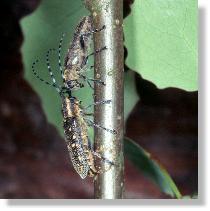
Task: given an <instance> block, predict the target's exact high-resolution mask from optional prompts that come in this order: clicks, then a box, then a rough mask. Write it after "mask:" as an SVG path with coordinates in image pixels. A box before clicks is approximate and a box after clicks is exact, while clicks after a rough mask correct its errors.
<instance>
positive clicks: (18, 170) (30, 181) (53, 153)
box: [0, 0, 198, 198]
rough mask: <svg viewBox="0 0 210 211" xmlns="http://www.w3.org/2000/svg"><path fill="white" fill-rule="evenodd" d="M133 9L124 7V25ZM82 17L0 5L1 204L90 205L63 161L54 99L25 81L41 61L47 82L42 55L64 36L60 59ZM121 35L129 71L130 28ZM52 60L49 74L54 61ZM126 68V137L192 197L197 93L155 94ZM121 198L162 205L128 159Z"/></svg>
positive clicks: (158, 90)
mask: <svg viewBox="0 0 210 211" xmlns="http://www.w3.org/2000/svg"><path fill="white" fill-rule="evenodd" d="M134 3H135V2H134V1H133V0H125V1H124V16H125V17H126V16H128V15H129V13H130V12H131V5H132V4H134ZM66 8H67V9H66ZM85 14H88V11H87V10H86V9H85V8H84V6H83V5H82V2H80V1H73V0H72V1H67V0H62V1H58V0H53V1H50V0H43V1H40V0H30V1H26V0H14V1H6V0H3V1H2V3H1V7H0V17H1V18H0V28H1V37H0V42H1V48H0V54H1V60H0V74H1V76H0V142H1V143H0V198H93V185H92V180H91V179H86V180H81V179H80V177H79V176H78V175H77V174H76V172H75V171H74V170H73V167H72V165H71V163H70V161H69V157H68V152H67V150H66V146H65V142H64V140H63V137H62V133H63V131H62V117H61V114H60V99H59V96H58V95H57V93H56V91H55V90H54V89H53V88H51V87H46V86H45V84H42V83H41V82H40V81H38V80H37V79H36V78H35V77H34V76H33V74H32V73H31V64H32V62H33V61H34V60H36V58H40V59H41V61H40V63H39V64H38V65H37V69H38V70H39V73H40V75H41V76H42V77H43V78H46V80H49V76H48V73H47V69H46V64H45V54H46V51H47V50H48V49H49V48H53V47H54V48H56V47H57V46H58V43H59V39H60V37H61V35H62V33H63V32H65V33H66V39H65V40H64V45H63V53H62V57H64V55H65V52H66V49H67V47H68V44H69V42H70V40H71V37H72V34H73V30H74V28H75V26H76V24H77V23H78V21H79V20H80V19H81V17H82V16H83V15H85ZM128 23H129V20H128ZM185 25H187V24H185ZM126 30H127V32H125V40H126V43H127V45H128V47H127V46H126V48H125V59H126V58H127V57H128V66H129V62H133V61H132V58H129V55H132V54H134V52H131V51H132V46H131V47H130V46H129V43H130V40H131V38H129V36H128V38H127V39H126V34H127V35H128V34H129V32H128V30H129V25H127V26H126ZM136 36H137V35H136ZM129 47H130V48H129ZM140 48H141V46H140ZM142 48H143V46H142ZM177 49H178V47H177ZM178 50H179V49H178ZM51 60H52V65H54V68H55V69H56V68H57V67H56V65H57V58H56V55H52V58H51ZM128 66H127V65H125V119H126V125H125V127H126V128H125V129H126V136H128V137H129V138H131V139H133V140H134V141H135V142H136V143H138V144H139V145H140V146H142V147H143V148H144V149H146V150H147V151H148V152H149V153H151V155H152V156H153V157H154V158H155V160H157V161H158V162H159V163H161V165H163V166H164V167H165V169H167V171H168V172H169V174H170V175H171V177H172V178H173V180H174V182H175V183H176V185H177V187H178V188H179V190H180V191H181V193H182V194H183V195H189V196H192V195H194V194H197V191H198V92H197V91H194V90H195V89H194V90H193V88H188V89H186V90H188V91H185V90H184V89H180V87H179V88H173V87H168V88H163V87H161V86H157V84H158V82H157V84H156V83H155V82H154V81H153V82H151V81H150V80H148V79H145V78H144V77H143V76H142V75H141V74H140V73H141V69H140V68H139V69H134V68H138V65H136V66H135V65H133V66H132V65H131V67H132V69H131V68H130V67H128ZM155 68H156V67H155ZM186 68H191V66H190V67H188V66H187V67H186ZM142 72H144V66H142ZM188 72H189V71H188ZM189 74H190V72H189ZM193 77H194V75H193V73H192V78H193ZM56 78H59V74H57V75H56ZM181 78H182V77H181ZM58 80H59V79H58ZM174 80H175V79H174ZM188 83H189V84H190V83H192V82H191V81H190V82H189V81H188ZM158 85H159V84H158ZM76 94H77V95H78V96H79V97H80V99H82V101H83V102H84V104H85V105H88V104H90V102H91V101H92V95H91V90H90V89H88V88H87V89H85V92H84V91H81V92H78V93H76ZM90 132H91V131H90ZM125 190H126V191H125V197H126V198H169V196H168V195H166V194H164V193H162V192H161V191H160V189H159V188H158V186H157V185H156V184H154V183H153V182H152V181H151V180H150V179H149V178H148V177H146V176H145V175H144V174H143V173H142V172H141V171H139V170H138V169H137V168H136V167H135V166H134V165H133V164H132V163H131V162H130V161H129V160H127V158H125Z"/></svg>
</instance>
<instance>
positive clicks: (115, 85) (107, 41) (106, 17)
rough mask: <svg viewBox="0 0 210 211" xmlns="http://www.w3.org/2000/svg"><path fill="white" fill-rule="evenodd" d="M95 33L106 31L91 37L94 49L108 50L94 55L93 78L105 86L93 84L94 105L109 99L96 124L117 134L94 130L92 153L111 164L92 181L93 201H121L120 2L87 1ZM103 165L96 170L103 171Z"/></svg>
mask: <svg viewBox="0 0 210 211" xmlns="http://www.w3.org/2000/svg"><path fill="white" fill-rule="evenodd" d="M85 4H86V7H87V8H88V9H89V10H90V11H91V14H92V17H93V24H94V27H95V28H96V29H100V28H101V27H102V26H103V25H105V27H106V28H105V30H103V31H101V32H100V33H95V34H94V48H95V50H96V49H100V48H102V47H104V46H106V47H107V50H104V51H102V52H101V53H98V54H96V55H95V71H94V75H95V78H98V79H100V80H102V81H104V82H105V84H106V85H105V86H102V85H100V84H95V101H101V100H103V99H106V100H108V99H111V100H112V103H111V104H110V105H101V106H95V117H94V118H95V123H97V124H99V125H102V126H103V127H106V128H111V129H115V130H116V131H117V134H111V133H109V132H107V131H104V130H100V129H95V149H96V151H99V152H100V154H102V156H104V157H106V158H108V159H109V160H110V161H113V162H114V165H113V166H112V167H111V168H110V169H109V170H108V171H106V172H104V173H102V174H99V175H98V176H97V178H96V180H95V198H100V199H120V198H123V192H124V173H123V172H124V156H123V135H124V129H123V127H124V115H123V110H124V109H123V97H124V92H123V72H124V69H123V68H124V67H123V66H124V52H123V28H122V24H123V0H86V1H85ZM108 165H109V164H107V163H106V162H104V161H100V162H99V161H98V163H97V166H99V167H100V168H101V169H106V168H107V166H108Z"/></svg>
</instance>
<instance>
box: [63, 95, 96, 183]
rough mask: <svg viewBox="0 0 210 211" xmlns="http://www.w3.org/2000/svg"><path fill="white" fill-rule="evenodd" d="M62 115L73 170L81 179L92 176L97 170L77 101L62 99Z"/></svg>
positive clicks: (74, 99)
mask: <svg viewBox="0 0 210 211" xmlns="http://www.w3.org/2000/svg"><path fill="white" fill-rule="evenodd" d="M62 113H63V126H64V134H65V141H66V144H67V148H68V151H69V155H70V158H71V161H72V164H73V167H74V169H75V170H76V172H77V173H78V174H79V175H80V177H81V178H82V179H84V178H85V177H87V176H94V175H95V174H96V173H97V170H96V168H95V165H94V158H93V154H92V151H91V149H90V147H89V141H88V134H87V125H86V122H85V121H84V119H83V118H82V116H81V108H80V106H79V102H78V100H77V99H76V98H68V97H66V98H63V102H62Z"/></svg>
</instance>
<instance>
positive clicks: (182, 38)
mask: <svg viewBox="0 0 210 211" xmlns="http://www.w3.org/2000/svg"><path fill="white" fill-rule="evenodd" d="M197 14H198V6H197V0H175V1H171V0H136V1H134V4H133V5H132V11H131V14H130V16H128V17H127V18H126V20H125V23H124V25H125V27H124V32H125V44H126V47H127V49H128V58H127V62H126V63H127V64H128V66H129V67H130V68H131V69H134V70H136V71H137V72H138V73H139V74H141V76H142V77H143V78H145V79H147V80H150V81H152V82H153V83H155V84H156V85H157V86H158V87H159V88H165V87H178V88H182V89H185V90H189V91H193V90H197V87H198V84H197V69H198V45H197V40H198V37H197V29H198V24H197Z"/></svg>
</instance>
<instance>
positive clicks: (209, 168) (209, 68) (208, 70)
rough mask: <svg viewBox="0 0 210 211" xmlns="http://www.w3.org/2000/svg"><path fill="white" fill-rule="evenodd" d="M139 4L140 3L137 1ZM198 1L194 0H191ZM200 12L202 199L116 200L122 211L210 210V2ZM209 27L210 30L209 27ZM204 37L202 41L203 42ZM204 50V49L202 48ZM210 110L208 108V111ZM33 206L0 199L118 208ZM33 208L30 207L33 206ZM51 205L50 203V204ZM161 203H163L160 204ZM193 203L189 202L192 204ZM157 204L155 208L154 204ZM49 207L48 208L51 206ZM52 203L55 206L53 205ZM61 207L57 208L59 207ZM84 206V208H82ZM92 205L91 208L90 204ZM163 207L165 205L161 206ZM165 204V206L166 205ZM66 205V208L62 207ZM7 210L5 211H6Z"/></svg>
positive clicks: (5, 205)
mask: <svg viewBox="0 0 210 211" xmlns="http://www.w3.org/2000/svg"><path fill="white" fill-rule="evenodd" d="M136 1H138V0H136ZM191 1H194V0H191ZM199 11H201V12H202V13H203V14H202V21H203V22H202V27H203V29H205V35H201V36H200V44H202V46H200V48H199V49H200V52H199V57H200V58H199V62H200V64H199V157H200V156H201V157H202V156H203V157H202V159H200V158H199V196H200V199H198V200H194V201H195V202H196V201H197V202H198V203H197V202H196V203H197V205H196V204H194V203H193V204H194V205H193V204H192V205H190V201H192V200H190V201H189V200H188V201H187V200H182V201H185V202H186V203H185V204H184V205H183V203H181V204H182V205H178V203H176V202H181V201H177V200H175V201H172V200H168V199H165V200H158V199H157V200H138V205H137V204H136V200H123V201H116V204H118V206H121V207H120V209H121V211H123V210H127V209H128V205H126V202H127V204H129V207H130V206H132V205H133V206H132V209H133V210H139V209H142V208H143V209H147V210H155V211H162V210H163V209H164V210H168V209H170V211H173V210H177V209H180V208H184V209H185V210H192V209H193V210H194V209H196V210H197V209H199V210H209V209H210V203H209V198H210V197H209V194H208V193H209V190H210V182H209V180H210V152H209V150H208V152H207V149H209V148H210V144H209V141H210V136H209V134H207V130H208V129H207V128H209V130H210V118H209V117H210V111H209V110H210V97H209V96H210V95H209V94H208V93H209V92H210V80H209V76H210V65H209V64H210V62H209V61H210V51H209V50H210V49H209V39H208V38H209V37H210V27H209V26H210V1H209V0H199ZM207 26H208V27H207ZM201 38H202V40H201ZM201 47H202V49H201ZM207 108H208V109H207ZM28 202H29V203H27V201H26V203H25V204H26V205H12V203H8V200H6V199H5V200H4V199H0V208H1V210H4V209H5V208H7V210H13V209H14V208H15V209H17V210H21V211H22V210H28V209H29V208H30V210H39V211H41V210H45V211H46V210H58V208H59V211H61V210H69V209H75V210H76V211H80V210H83V211H86V210H95V209H97V210H100V211H103V210H107V209H109V210H110V209H116V205H114V204H113V203H110V204H112V205H109V206H103V204H104V205H108V204H109V202H111V201H109V202H108V201H106V202H105V203H99V202H100V201H98V200H97V201H96V200H94V201H93V200H80V201H77V202H76V201H75V200H62V201H60V200H47V201H46V200H38V201H36V200H34V201H33V202H32V200H28ZM30 202H32V203H33V205H30V204H32V203H30ZM46 202H47V203H46ZM159 202H160V203H159ZM188 202H189V203H188ZM94 203H95V204H96V205H100V204H102V206H100V207H98V206H94ZM153 203H154V205H153ZM38 204H41V205H40V206H36V205H38ZM47 204H48V205H47ZM49 204H51V205H49ZM56 204H57V205H56ZM71 204H72V205H73V206H74V207H72V208H69V206H71ZM78 204H80V205H78ZM88 204H89V205H88ZM157 204H161V205H157ZM163 204H165V205H163ZM62 205H63V206H62ZM139 206H141V207H139ZM2 208H3V209H2Z"/></svg>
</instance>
